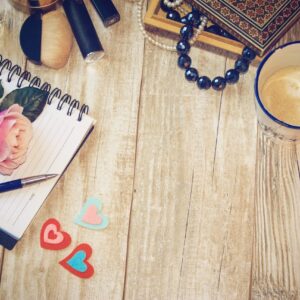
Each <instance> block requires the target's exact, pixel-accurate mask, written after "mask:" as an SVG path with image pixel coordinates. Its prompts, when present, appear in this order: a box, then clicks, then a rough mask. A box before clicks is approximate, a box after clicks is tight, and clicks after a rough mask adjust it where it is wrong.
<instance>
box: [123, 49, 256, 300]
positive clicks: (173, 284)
mask: <svg viewBox="0 0 300 300" xmlns="http://www.w3.org/2000/svg"><path fill="white" fill-rule="evenodd" d="M223 54H224V53H223ZM191 56H192V57H193V65H195V66H199V69H200V72H201V73H207V74H208V75H209V76H211V77H212V76H214V75H217V74H222V73H223V72H224V68H225V60H226V59H225V57H224V56H222V55H218V54H217V53H216V54H212V53H211V52H208V51H205V50H199V49H195V48H193V50H192V54H191ZM150 57H151V60H150ZM147 58H148V59H147ZM176 60H177V55H175V54H170V53H167V52H165V51H160V50H157V49H156V48H154V47H153V46H151V45H147V51H146V54H145V68H144V75H143V78H144V81H143V88H142V99H141V106H140V120H139V129H138V133H139V134H138V156H137V166H136V176H135V191H136V192H135V195H134V200H133V208H132V216H131V226H130V234H129V238H130V240H129V254H128V268H127V282H126V293H125V295H126V297H125V298H126V299H176V298H178V297H179V298H185V299H210V298H203V297H207V296H214V295H218V291H217V290H216V288H217V286H218V284H219V296H220V297H222V296H225V297H226V296H228V297H229V296H232V295H234V293H236V295H238V296H241V295H245V294H246V293H247V292H248V289H249V280H250V278H249V277H250V267H251V244H252V239H251V233H252V227H251V221H252V213H253V195H254V191H253V185H254V167H255V145H256V143H255V139H256V120H255V114H254V101H253V92H252V91H251V89H252V83H251V80H249V77H250V78H253V74H254V71H253V69H252V70H251V72H250V75H247V76H248V78H245V79H244V78H243V79H242V80H241V81H242V82H241V83H240V85H239V86H237V87H229V88H228V90H227V91H226V92H225V93H224V95H223V97H222V99H221V95H222V94H221V93H217V92H214V91H206V92H201V91H199V90H198V89H197V87H196V86H195V85H193V84H189V83H188V82H186V81H185V80H184V75H183V72H182V71H180V70H179V69H178V68H177V66H176ZM232 63H233V61H232V60H231V61H230V64H232ZM169 74H172V76H170V75H169ZM169 78H170V79H169ZM236 136H239V139H237V138H236ZM145 162H148V163H147V164H145ZM251 172H252V176H251ZM234 181H235V183H234V184H232V182H234ZM243 221H244V223H243ZM224 222H225V226H224ZM240 222H242V224H240ZM237 226H239V229H237V228H236V227H237ZM249 236H250V238H249ZM237 237H238V238H237ZM239 252H240V253H239ZM238 253H239V255H237V254H238ZM234 255H235V257H234ZM232 257H234V264H233V265H232V266H231V268H230V260H231V258H232ZM222 262H223V264H224V265H223V267H221V268H220V264H222ZM220 269H221V274H220V272H219V271H220ZM234 270H236V271H237V273H236V274H234V272H233V271H234ZM247 272H248V273H247ZM237 278H238V279H239V280H237ZM241 279H242V280H241ZM232 289H233V290H232ZM243 289H244V290H243Z"/></svg>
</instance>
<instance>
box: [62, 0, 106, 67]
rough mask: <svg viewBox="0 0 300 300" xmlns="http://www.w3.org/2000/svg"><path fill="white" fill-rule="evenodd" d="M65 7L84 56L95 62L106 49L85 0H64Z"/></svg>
mask: <svg viewBox="0 0 300 300" xmlns="http://www.w3.org/2000/svg"><path fill="white" fill-rule="evenodd" d="M63 7H64V10H65V13H66V16H67V18H68V20H69V23H70V25H71V28H72V31H73V33H74V36H75V39H76V41H77V44H78V46H79V48H80V51H81V54H82V56H83V58H84V59H85V60H86V61H87V62H93V61H95V60H98V59H100V58H102V57H103V55H104V50H103V47H102V45H101V42H100V40H99V38H98V35H97V32H96V30H95V27H94V25H93V22H92V20H91V17H90V15H89V13H88V10H87V9H86V6H85V4H84V2H83V0H64V1H63Z"/></svg>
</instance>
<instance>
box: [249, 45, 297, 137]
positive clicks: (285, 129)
mask: <svg viewBox="0 0 300 300" xmlns="http://www.w3.org/2000/svg"><path fill="white" fill-rule="evenodd" d="M289 66H300V41H295V42H291V43H288V44H285V45H282V46H280V47H278V48H276V49H275V50H273V51H271V52H270V53H269V54H268V55H267V56H266V57H265V58H264V59H263V60H262V61H261V63H260V65H259V67H258V69H257V72H256V77H255V84H254V89H255V96H256V97H255V98H256V101H255V104H256V112H257V118H258V122H259V124H260V125H261V127H262V128H263V130H264V132H265V133H267V134H269V135H270V136H273V137H276V138H279V139H281V140H289V141H300V126H294V125H291V124H288V123H286V122H284V121H283V120H279V119H277V118H276V117H275V116H274V115H272V114H271V113H270V112H269V111H268V110H267V109H266V107H265V106H264V104H263V102H262V100H261V98H260V97H261V90H262V87H263V85H264V83H265V81H266V80H267V79H268V78H269V77H270V76H271V75H272V74H274V72H276V71H278V70H280V69H282V68H285V67H289ZM299 101H300V99H299ZM299 105H300V104H299Z"/></svg>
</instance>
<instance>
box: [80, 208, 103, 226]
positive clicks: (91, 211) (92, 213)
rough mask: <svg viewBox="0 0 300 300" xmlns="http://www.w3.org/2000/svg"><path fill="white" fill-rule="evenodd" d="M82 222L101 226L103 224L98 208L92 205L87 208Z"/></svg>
mask: <svg viewBox="0 0 300 300" xmlns="http://www.w3.org/2000/svg"><path fill="white" fill-rule="evenodd" d="M82 220H83V221H84V222H86V223H88V224H92V225H96V224H101V222H102V218H101V216H100V215H98V208H97V207H96V206H95V205H91V206H89V207H88V208H87V210H86V212H85V214H84V216H83V217H82Z"/></svg>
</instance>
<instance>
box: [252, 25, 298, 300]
mask: <svg viewBox="0 0 300 300" xmlns="http://www.w3.org/2000/svg"><path fill="white" fill-rule="evenodd" d="M299 30H300V22H298V23H297V24H296V25H295V26H294V27H293V28H292V29H291V30H290V31H289V32H288V34H286V35H285V36H284V37H283V39H282V40H281V41H280V43H281V44H282V43H286V42H289V41H293V40H299V39H300V34H299ZM297 149H298V150H297ZM299 149H300V148H299V145H298V146H297V145H295V144H289V143H281V142H276V141H274V140H272V139H270V138H268V137H266V136H265V135H264V134H263V133H262V132H261V130H259V134H258V139H257V162H256V166H257V167H256V189H255V190H256V193H255V194H256V195H255V198H256V209H255V218H256V220H255V224H256V226H255V227H256V229H255V239H254V245H253V249H254V252H253V267H252V268H253V272H252V279H253V282H252V285H253V286H252V298H253V299H300V273H299V268H300V235H299V226H300V221H299V216H300V205H299V199H300V168H299V162H300V160H299V159H300V156H299V154H300V151H299Z"/></svg>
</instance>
